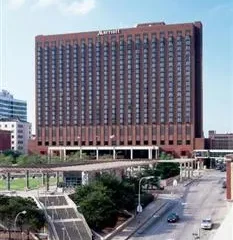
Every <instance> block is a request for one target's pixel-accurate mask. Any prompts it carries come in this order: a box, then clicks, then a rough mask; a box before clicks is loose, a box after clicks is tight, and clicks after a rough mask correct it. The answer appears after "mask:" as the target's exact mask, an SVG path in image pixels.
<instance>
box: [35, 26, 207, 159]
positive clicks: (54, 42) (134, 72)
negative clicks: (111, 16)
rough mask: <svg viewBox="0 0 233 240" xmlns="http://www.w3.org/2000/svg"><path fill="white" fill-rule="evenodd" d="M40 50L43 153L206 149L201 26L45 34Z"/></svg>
mask: <svg viewBox="0 0 233 240" xmlns="http://www.w3.org/2000/svg"><path fill="white" fill-rule="evenodd" d="M35 52H36V56H35V58H36V131H37V132H36V135H37V137H36V141H37V147H38V150H40V151H41V150H45V151H46V148H47V147H48V146H80V145H81V146H93V148H94V147H95V146H104V145H117V146H121V145H124V146H153V145H154V146H159V147H160V148H161V149H163V150H165V151H168V152H173V153H176V155H190V154H191V152H192V150H193V149H195V148H203V126H202V24H201V22H194V23H184V24H165V23H163V22H161V23H145V24H138V25H137V26H136V27H134V28H125V29H113V30H102V31H92V32H81V33H72V34H60V35H49V36H45V35H39V36H37V37H36V46H35ZM113 140H114V141H113Z"/></svg>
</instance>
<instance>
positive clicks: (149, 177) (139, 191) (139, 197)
mask: <svg viewBox="0 0 233 240" xmlns="http://www.w3.org/2000/svg"><path fill="white" fill-rule="evenodd" d="M152 178H154V176H146V177H142V178H140V180H139V186H138V206H137V212H139V213H140V212H142V205H141V182H142V180H144V179H146V180H149V179H152Z"/></svg>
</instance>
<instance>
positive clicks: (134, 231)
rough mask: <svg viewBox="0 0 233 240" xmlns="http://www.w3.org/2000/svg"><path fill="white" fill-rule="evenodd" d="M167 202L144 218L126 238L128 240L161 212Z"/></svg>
mask: <svg viewBox="0 0 233 240" xmlns="http://www.w3.org/2000/svg"><path fill="white" fill-rule="evenodd" d="M166 204H168V203H167V202H166V203H163V204H162V205H161V206H160V207H159V208H158V209H157V210H156V211H155V212H154V213H153V214H152V215H150V216H149V217H148V218H147V219H146V220H144V221H143V222H142V223H141V224H140V225H139V226H138V227H137V228H136V229H134V230H133V231H132V232H131V233H130V234H129V235H128V236H127V237H126V238H125V239H124V240H128V239H130V238H131V237H132V236H133V235H134V234H135V233H136V232H137V231H138V230H139V229H140V228H142V227H143V226H144V225H145V224H146V223H147V222H148V221H149V220H150V219H151V218H153V216H154V215H155V214H156V213H157V212H159V211H160V210H161V209H162V208H163V207H164V206H165V205H166Z"/></svg>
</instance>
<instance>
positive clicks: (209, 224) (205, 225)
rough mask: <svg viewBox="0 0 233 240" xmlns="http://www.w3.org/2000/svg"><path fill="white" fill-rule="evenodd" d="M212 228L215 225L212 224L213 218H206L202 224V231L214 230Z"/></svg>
mask: <svg viewBox="0 0 233 240" xmlns="http://www.w3.org/2000/svg"><path fill="white" fill-rule="evenodd" d="M212 226H213V223H212V220H211V218H205V219H203V220H202V222H201V228H202V229H209V230H210V229H212Z"/></svg>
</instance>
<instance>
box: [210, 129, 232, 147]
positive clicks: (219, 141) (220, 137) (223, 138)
mask: <svg viewBox="0 0 233 240" xmlns="http://www.w3.org/2000/svg"><path fill="white" fill-rule="evenodd" d="M209 148H210V149H233V133H216V131H213V130H211V131H209Z"/></svg>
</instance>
